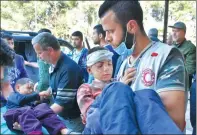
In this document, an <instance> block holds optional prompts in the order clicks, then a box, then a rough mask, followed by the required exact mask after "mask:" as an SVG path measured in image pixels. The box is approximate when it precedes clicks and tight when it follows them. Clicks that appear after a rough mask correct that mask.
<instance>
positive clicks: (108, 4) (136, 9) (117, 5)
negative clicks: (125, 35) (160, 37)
mask: <svg viewBox="0 0 197 135" xmlns="http://www.w3.org/2000/svg"><path fill="white" fill-rule="evenodd" d="M109 10H112V11H113V12H114V13H115V15H116V18H117V21H118V22H119V23H120V24H121V25H122V26H123V28H124V27H126V24H127V23H128V22H129V20H135V21H136V22H137V24H138V25H139V27H140V30H141V31H142V32H143V33H145V31H144V26H143V11H142V8H141V6H140V3H139V2H138V0H130V1H125V0H113V1H110V0H106V1H104V3H103V4H102V5H101V6H100V8H99V18H102V17H103V16H104V15H105V13H106V12H107V11H109Z"/></svg>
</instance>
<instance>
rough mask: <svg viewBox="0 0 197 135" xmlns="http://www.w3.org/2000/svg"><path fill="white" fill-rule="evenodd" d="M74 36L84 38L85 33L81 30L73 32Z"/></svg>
mask: <svg viewBox="0 0 197 135" xmlns="http://www.w3.org/2000/svg"><path fill="white" fill-rule="evenodd" d="M72 36H76V37H79V38H81V40H83V34H82V33H81V31H75V32H73V33H72Z"/></svg>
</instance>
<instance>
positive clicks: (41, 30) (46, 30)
mask: <svg viewBox="0 0 197 135" xmlns="http://www.w3.org/2000/svg"><path fill="white" fill-rule="evenodd" d="M42 32H48V33H51V30H49V29H46V28H42V29H40V30H39V31H38V34H39V33H42Z"/></svg>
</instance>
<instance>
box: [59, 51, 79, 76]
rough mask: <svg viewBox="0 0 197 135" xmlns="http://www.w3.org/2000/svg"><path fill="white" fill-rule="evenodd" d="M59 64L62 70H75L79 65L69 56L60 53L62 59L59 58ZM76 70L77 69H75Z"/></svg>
mask: <svg viewBox="0 0 197 135" xmlns="http://www.w3.org/2000/svg"><path fill="white" fill-rule="evenodd" d="M61 63H62V64H60V66H61V68H62V69H63V70H65V71H66V70H76V69H78V68H80V67H79V65H78V64H77V63H76V62H75V61H74V60H72V59H71V58H70V57H69V56H67V55H66V54H62V60H61ZM76 72H77V71H76Z"/></svg>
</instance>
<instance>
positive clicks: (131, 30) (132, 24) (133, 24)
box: [127, 20, 138, 34]
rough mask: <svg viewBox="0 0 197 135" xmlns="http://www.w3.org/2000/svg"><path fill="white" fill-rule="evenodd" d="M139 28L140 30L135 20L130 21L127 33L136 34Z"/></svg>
mask: <svg viewBox="0 0 197 135" xmlns="http://www.w3.org/2000/svg"><path fill="white" fill-rule="evenodd" d="M137 28H138V24H137V22H136V21H135V20H130V21H129V22H128V23H127V32H128V33H131V34H134V33H136V31H137Z"/></svg>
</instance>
